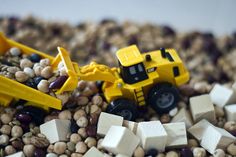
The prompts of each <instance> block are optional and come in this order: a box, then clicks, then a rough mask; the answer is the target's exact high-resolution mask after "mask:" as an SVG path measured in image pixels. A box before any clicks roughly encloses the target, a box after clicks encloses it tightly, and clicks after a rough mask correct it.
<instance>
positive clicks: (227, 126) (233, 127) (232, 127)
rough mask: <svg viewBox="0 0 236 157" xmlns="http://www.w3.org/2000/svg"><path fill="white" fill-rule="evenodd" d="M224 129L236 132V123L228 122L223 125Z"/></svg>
mask: <svg viewBox="0 0 236 157" xmlns="http://www.w3.org/2000/svg"><path fill="white" fill-rule="evenodd" d="M224 129H225V130H227V131H229V132H231V131H234V130H236V122H235V121H228V122H226V123H225V125H224Z"/></svg>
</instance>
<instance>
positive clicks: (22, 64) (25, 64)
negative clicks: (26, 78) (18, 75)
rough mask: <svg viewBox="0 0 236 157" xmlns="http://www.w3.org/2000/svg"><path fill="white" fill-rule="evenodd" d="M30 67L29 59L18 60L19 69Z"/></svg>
mask: <svg viewBox="0 0 236 157" xmlns="http://www.w3.org/2000/svg"><path fill="white" fill-rule="evenodd" d="M32 66H33V63H32V62H31V61H30V60H29V59H27V58H24V59H21V60H20V67H21V69H24V68H26V67H29V68H31V67H32Z"/></svg>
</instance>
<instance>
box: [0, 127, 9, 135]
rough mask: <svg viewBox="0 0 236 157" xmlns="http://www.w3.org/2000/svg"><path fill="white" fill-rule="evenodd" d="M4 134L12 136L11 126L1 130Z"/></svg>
mask: <svg viewBox="0 0 236 157" xmlns="http://www.w3.org/2000/svg"><path fill="white" fill-rule="evenodd" d="M0 132H1V133H2V134H6V135H10V134H11V126H10V125H3V126H2V127H1V129H0Z"/></svg>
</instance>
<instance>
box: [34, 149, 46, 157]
mask: <svg viewBox="0 0 236 157" xmlns="http://www.w3.org/2000/svg"><path fill="white" fill-rule="evenodd" d="M45 156H46V151H45V150H43V149H40V148H36V149H35V151H34V157H45Z"/></svg>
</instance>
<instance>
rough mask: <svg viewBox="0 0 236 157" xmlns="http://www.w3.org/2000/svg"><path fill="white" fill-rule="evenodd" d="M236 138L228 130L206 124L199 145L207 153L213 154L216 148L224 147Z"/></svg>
mask: <svg viewBox="0 0 236 157" xmlns="http://www.w3.org/2000/svg"><path fill="white" fill-rule="evenodd" d="M235 140H236V138H235V137H234V136H232V135H231V134H230V133H229V132H227V131H226V130H224V129H222V128H218V127H214V126H208V128H207V129H206V131H205V132H204V134H203V137H202V141H201V143H200V145H201V146H202V147H203V148H205V149H206V150H207V151H208V152H209V153H211V154H213V153H214V152H215V150H216V149H218V148H219V149H223V150H224V149H226V147H227V146H228V145H229V144H231V143H233V142H234V141H235Z"/></svg>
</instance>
